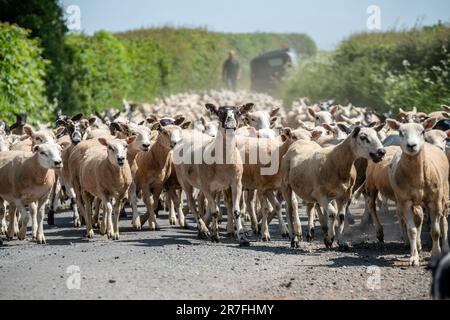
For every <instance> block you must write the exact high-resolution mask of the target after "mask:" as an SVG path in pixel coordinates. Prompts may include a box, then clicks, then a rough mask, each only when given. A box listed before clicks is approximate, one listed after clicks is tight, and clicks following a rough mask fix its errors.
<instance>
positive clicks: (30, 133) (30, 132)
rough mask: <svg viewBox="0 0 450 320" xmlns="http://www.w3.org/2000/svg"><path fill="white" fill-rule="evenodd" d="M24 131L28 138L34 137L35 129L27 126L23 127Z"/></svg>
mask: <svg viewBox="0 0 450 320" xmlns="http://www.w3.org/2000/svg"><path fill="white" fill-rule="evenodd" d="M23 131H24V132H25V134H26V135H27V136H29V137H32V136H33V134H34V130H33V128H32V127H30V126H29V125H25V126H24V127H23Z"/></svg>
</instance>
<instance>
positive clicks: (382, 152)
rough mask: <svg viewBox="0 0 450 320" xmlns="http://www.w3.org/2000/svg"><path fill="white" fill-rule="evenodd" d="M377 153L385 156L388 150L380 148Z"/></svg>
mask: <svg viewBox="0 0 450 320" xmlns="http://www.w3.org/2000/svg"><path fill="white" fill-rule="evenodd" d="M377 153H378V155H379V156H380V157H384V156H385V155H386V150H384V149H379V150H378V151H377Z"/></svg>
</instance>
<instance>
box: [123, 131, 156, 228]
mask: <svg viewBox="0 0 450 320" xmlns="http://www.w3.org/2000/svg"><path fill="white" fill-rule="evenodd" d="M121 126H122V129H123V133H124V135H125V136H127V137H132V136H135V137H136V139H135V140H134V142H133V143H131V144H130V145H129V146H128V152H127V160H128V163H129V165H130V167H131V174H132V177H133V182H132V184H131V187H130V192H129V197H128V200H129V201H130V204H131V208H132V210H133V219H132V223H131V224H132V226H133V228H134V229H135V230H140V229H141V223H140V217H139V212H138V207H137V189H136V183H135V180H136V174H137V172H138V163H137V161H136V156H137V155H138V154H139V153H140V152H144V153H145V152H148V151H149V150H150V148H151V146H152V145H153V144H154V143H155V142H156V139H157V137H158V134H157V131H151V130H150V129H149V128H147V127H145V126H139V125H135V124H132V123H129V124H121Z"/></svg>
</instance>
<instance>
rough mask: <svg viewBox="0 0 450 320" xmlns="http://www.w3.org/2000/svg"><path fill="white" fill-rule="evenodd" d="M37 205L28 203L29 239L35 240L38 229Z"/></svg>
mask: <svg viewBox="0 0 450 320" xmlns="http://www.w3.org/2000/svg"><path fill="white" fill-rule="evenodd" d="M37 213H38V204H37V203H36V202H32V203H30V215H31V237H32V239H33V240H36V235H37V228H38V219H37Z"/></svg>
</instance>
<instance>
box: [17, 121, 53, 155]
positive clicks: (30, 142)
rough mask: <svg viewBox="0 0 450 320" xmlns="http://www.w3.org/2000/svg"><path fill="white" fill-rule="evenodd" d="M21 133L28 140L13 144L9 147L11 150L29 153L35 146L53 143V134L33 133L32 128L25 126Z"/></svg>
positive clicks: (45, 132) (44, 132)
mask: <svg viewBox="0 0 450 320" xmlns="http://www.w3.org/2000/svg"><path fill="white" fill-rule="evenodd" d="M23 132H25V134H26V135H27V136H28V139H25V140H22V141H19V142H17V143H15V144H14V145H12V146H11V150H14V151H30V150H31V149H32V148H33V147H34V146H35V145H38V144H42V143H49V142H55V136H54V134H53V133H52V132H50V131H47V130H42V131H34V130H33V128H32V127H30V126H29V125H25V126H24V127H23Z"/></svg>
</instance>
